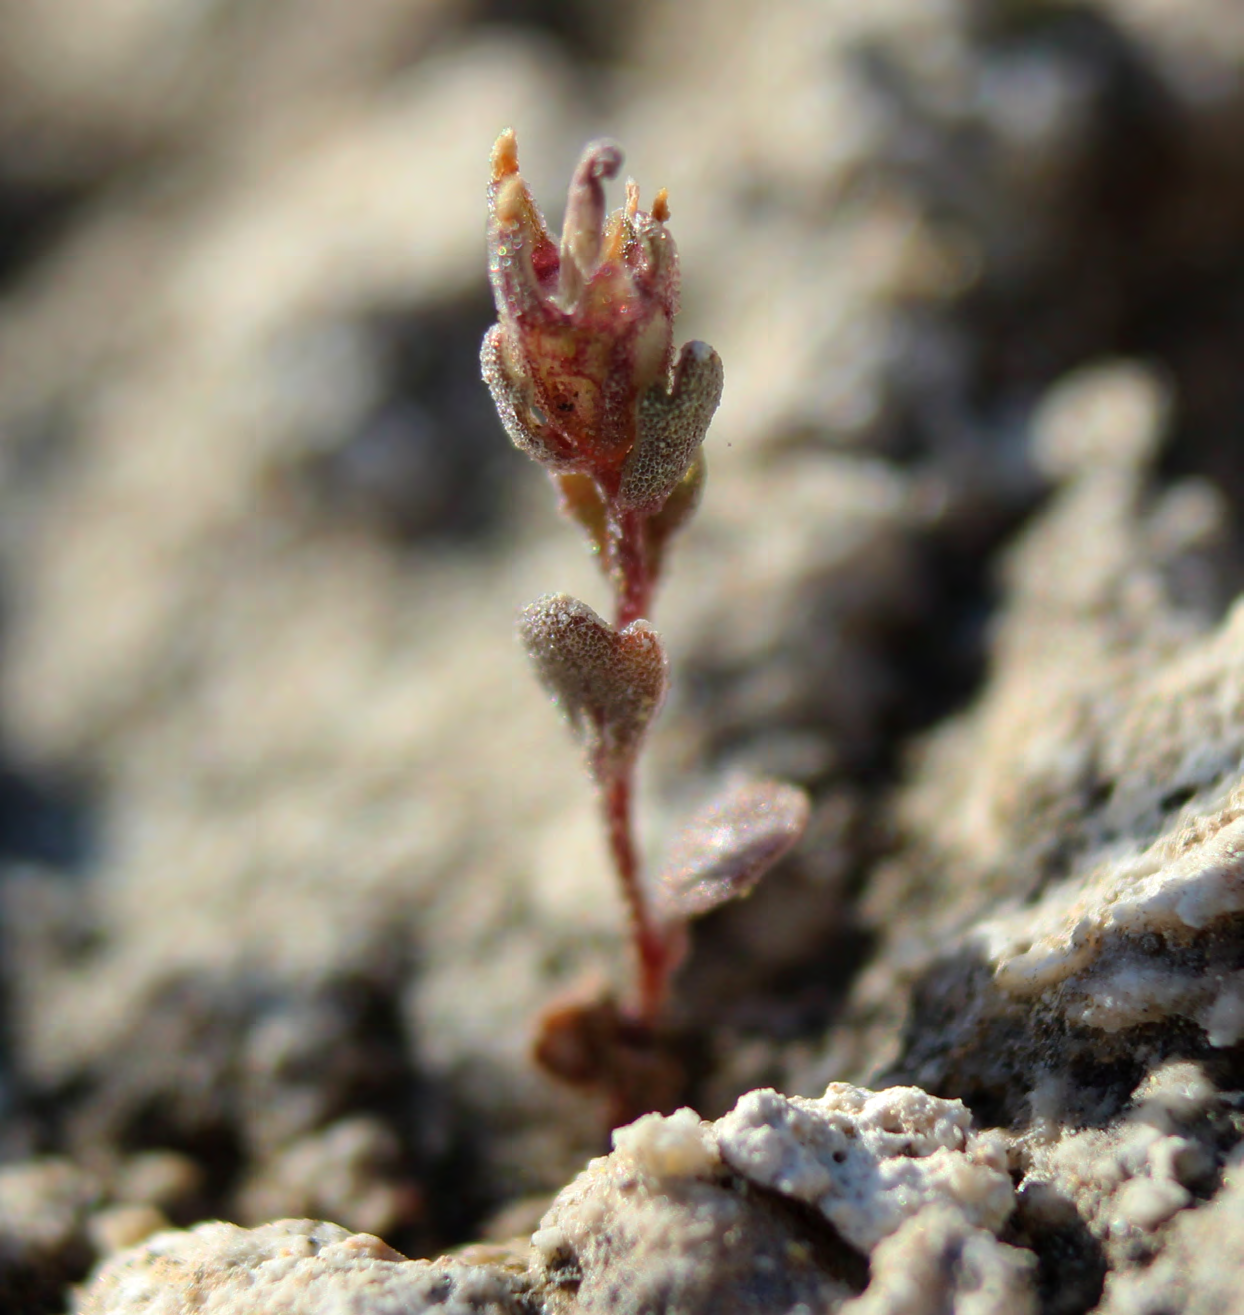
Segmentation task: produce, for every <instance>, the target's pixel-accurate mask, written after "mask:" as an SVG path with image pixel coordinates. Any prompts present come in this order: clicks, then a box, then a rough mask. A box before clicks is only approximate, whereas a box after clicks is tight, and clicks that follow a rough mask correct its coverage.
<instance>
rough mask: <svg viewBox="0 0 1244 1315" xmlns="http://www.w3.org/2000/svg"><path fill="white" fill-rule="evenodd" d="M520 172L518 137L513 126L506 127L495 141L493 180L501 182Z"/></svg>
mask: <svg viewBox="0 0 1244 1315" xmlns="http://www.w3.org/2000/svg"><path fill="white" fill-rule="evenodd" d="M516 173H518V138H517V137H516V136H515V135H514V129H513V128H506V129H505V131H504V132H502V133H501V135H500V136H499V137H498V138H497V140H496V141H495V142H494V143H493V147H492V181H493V182H494V183H499V182H500V181H501V180H502V179H503V178H509V177H511V176H512V175H513V174H516Z"/></svg>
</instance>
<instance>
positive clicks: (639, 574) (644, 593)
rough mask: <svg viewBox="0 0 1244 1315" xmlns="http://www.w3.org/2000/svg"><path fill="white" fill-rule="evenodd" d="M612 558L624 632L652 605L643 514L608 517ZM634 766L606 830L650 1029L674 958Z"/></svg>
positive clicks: (623, 771) (609, 809)
mask: <svg viewBox="0 0 1244 1315" xmlns="http://www.w3.org/2000/svg"><path fill="white" fill-rule="evenodd" d="M609 554H610V557H611V559H612V562H611V565H612V567H613V571H612V575H613V579H614V583H615V587H616V590H617V596H616V612H615V624H616V628H617V629H618V630H622V629H624V628H625V627H626V626H628V625H630V623H631V622H632V621H637V620H638V619H639V618H640V617H644V616H647V614H648V611H649V608H650V606H651V603H652V590H653V585H654V580H653V578H652V575H651V573H650V571H649V565H648V553H647V546H646V544H645V543H644V518H643V517H642V516H641V515H640V513H639V512H635V511H623V512H613V513H612V514H611V515H610V517H609ZM634 771H635V769H634V765H633V764H632V763H629V762H628V763H627V764H626V765H625V766H624V767H621V768H614V770H613V772H612V774H611V775H610V777H609V779H608V780H607V781H605V782H604V806H605V825H606V828H607V830H608V833H609V848H610V850H611V851H612V853H613V861H614V866H615V867H616V868H617V872H618V880H619V881H620V882H621V883H622V894H623V897H624V898H625V900H626V906H627V910H628V912H629V914H630V921H631V938H632V941H633V942H634V945H635V956H636V958H637V960H638V962H639V1017H640V1020H641V1021H642V1022H644V1023H646V1024H648V1025H649V1026H651V1025H653V1024H655V1023H656V1021H657V1019H658V1018H659V1017H660V1015H661V1010H662V1007H663V1006H664V1004H665V995H666V990H667V987H668V984H669V976H670V967H671V957H670V952H669V947H668V945H667V944H666V939H665V936H664V934H663V932H662V930H661V928H660V927H659V926H658V925H657V924H656V923H655V922H654V921H653V918H652V912H651V910H650V908H649V907H648V901H647V899H646V898H645V896H644V890H643V886H642V884H641V882H640V877H639V860H638V857H637V855H636V850H635V833H634V823H633V821H632V818H631V796H632V780H633V778H634Z"/></svg>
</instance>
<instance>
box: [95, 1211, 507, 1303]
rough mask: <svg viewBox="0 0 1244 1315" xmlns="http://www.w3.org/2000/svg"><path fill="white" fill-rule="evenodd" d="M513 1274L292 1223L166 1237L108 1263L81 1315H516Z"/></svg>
mask: <svg viewBox="0 0 1244 1315" xmlns="http://www.w3.org/2000/svg"><path fill="white" fill-rule="evenodd" d="M517 1293H518V1289H517V1285H516V1284H515V1283H514V1282H512V1281H511V1280H510V1279H509V1278H507V1277H506V1276H505V1275H503V1274H501V1273H499V1272H494V1271H492V1270H489V1269H486V1268H482V1267H479V1266H470V1265H458V1264H454V1263H453V1262H451V1261H443V1262H437V1263H435V1264H433V1263H430V1262H428V1261H418V1260H407V1259H405V1258H404V1257H403V1256H400V1255H398V1253H397V1252H396V1251H394V1250H393V1249H392V1248H391V1247H389V1246H386V1245H385V1243H383V1242H381V1241H380V1239H379V1238H377V1237H371V1236H369V1235H368V1234H366V1233H350V1232H349V1231H348V1230H346V1229H344V1228H341V1227H340V1226H339V1225H337V1224H326V1223H316V1222H314V1221H312V1220H308V1219H284V1220H280V1221H278V1222H276V1223H272V1224H264V1225H263V1226H262V1227H260V1228H255V1229H245V1228H238V1227H237V1226H236V1225H233V1224H223V1223H211V1224H200V1225H199V1226H198V1227H197V1228H195V1229H192V1230H191V1231H189V1232H185V1233H159V1234H157V1235H156V1236H155V1237H153V1238H151V1239H150V1240H149V1241H148V1242H146V1243H145V1244H144V1245H143V1246H141V1247H139V1248H137V1249H135V1250H133V1251H129V1252H125V1253H123V1254H122V1255H120V1256H118V1257H116V1259H114V1260H111V1261H109V1262H108V1264H106V1265H105V1266H104V1268H103V1270H102V1271H101V1272H100V1274H99V1275H98V1276H97V1277H96V1278H95V1280H94V1281H93V1282H92V1283H91V1285H90V1287H89V1289H88V1290H87V1291H86V1292H85V1293H84V1294H83V1295H82V1297H81V1299H80V1301H79V1304H78V1308H77V1309H78V1312H79V1315H138V1312H140V1311H141V1312H144V1315H191V1313H192V1312H193V1315H277V1312H284V1313H285V1315H424V1312H431V1311H435V1312H437V1315H518V1312H520V1311H521V1310H522V1306H521V1304H520V1301H519V1297H518V1295H517Z"/></svg>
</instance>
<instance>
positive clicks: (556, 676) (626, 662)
mask: <svg viewBox="0 0 1244 1315" xmlns="http://www.w3.org/2000/svg"><path fill="white" fill-rule="evenodd" d="M519 634H520V636H521V638H522V641H523V645H524V647H525V648H526V649H527V652H528V654H529V655H530V656H531V659H532V661H533V662H534V663H535V664H536V671H537V672H538V674H539V676H540V679H541V681H542V682H543V683H544V685H545V686H546V687H547V688H548V689H549V691H550V692H551V693H552V694H553V696H554V698H555V699H556V701H557V703H558V704H559V705H560V706H561V708H562V709H563V711H564V712H565V713H566V716H567V717H568V718H569V719H570V724H571V725H572V726H573V727H574V729H575V730H576V731H577V732H578V733H579V735H580V736H581V737H582V738H583V739H584V741H585V743H586V745H587V748H588V755H589V761H590V763H591V766H592V770H593V772H594V773H595V774H596V776H597V778H598V780H600V781H602V782H604V781H607V780H612V779H615V778H616V776H617V773H618V772H619V771H620V770H621V769H622V768H623V767H624V766H625V765H626V764H628V763H630V762H631V761H632V760H633V758H634V755H635V753H636V751H637V750H638V748H639V745H640V742H641V741H642V739H643V736H644V732H645V731H646V730H647V729H648V726H649V725H650V724H651V722H652V719H653V718H654V717H655V716H656V715H657V713H658V712H659V711H660V709H661V704H662V702H663V701H664V699H665V691H666V687H667V684H668V681H669V674H668V672H669V663H668V661H667V659H666V656H665V649H664V647H663V646H662V644H661V638H660V636H659V635H658V634H657V632H656V630H655V629H654V628H653V627H652V626H651V625H649V624H648V622H647V621H632V622H631V624H630V625H628V626H627V627H626V628H625V629H624V630H621V631H618V630H615V629H614V628H613V626H611V625H610V624H609V623H608V622H607V621H604V620H602V619H601V618H600V617H599V616H597V615H596V613H595V612H593V611H592V609H591V608H590V607H588V605H587V604H586V603H581V602H580V601H579V600H578V599H577V598H572V597H571V596H570V595H569V594H547V595H546V596H545V597H543V598H539V599H537V600H536V601H535V602H534V603H531V604H529V605H528V606H527V607H525V608H524V609H523V613H522V616H521V618H520V620H519Z"/></svg>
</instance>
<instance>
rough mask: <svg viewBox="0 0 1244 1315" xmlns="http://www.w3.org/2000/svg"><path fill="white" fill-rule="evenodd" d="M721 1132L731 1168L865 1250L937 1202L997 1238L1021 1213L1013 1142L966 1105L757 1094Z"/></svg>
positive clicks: (845, 1089) (919, 1098)
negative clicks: (1009, 1167)
mask: <svg viewBox="0 0 1244 1315" xmlns="http://www.w3.org/2000/svg"><path fill="white" fill-rule="evenodd" d="M717 1129H718V1132H717V1143H718V1147H719V1149H720V1151H721V1157H722V1159H723V1160H724V1161H725V1162H726V1163H727V1164H729V1165H730V1166H731V1168H733V1169H736V1170H737V1171H738V1172H739V1173H742V1174H744V1175H745V1176H746V1177H747V1178H748V1179H750V1180H751V1181H752V1182H755V1183H758V1184H760V1185H761V1186H763V1187H768V1188H771V1189H772V1190H774V1191H778V1192H782V1193H783V1194H784V1195H787V1196H792V1197H794V1198H796V1199H797V1200H800V1201H806V1202H807V1203H808V1204H809V1205H813V1206H815V1207H816V1208H817V1209H818V1210H820V1212H821V1213H822V1214H823V1215H824V1216H825V1218H826V1219H828V1220H829V1221H830V1222H831V1223H832V1224H833V1225H834V1227H835V1228H836V1229H837V1230H838V1231H839V1233H841V1234H842V1236H843V1237H844V1238H845V1239H846V1240H847V1241H848V1242H850V1243H852V1244H853V1245H854V1246H857V1247H859V1248H861V1249H862V1250H870V1249H871V1248H872V1247H874V1246H876V1245H877V1244H878V1243H879V1242H881V1241H882V1240H883V1239H884V1238H886V1237H889V1236H890V1235H891V1234H892V1233H894V1232H895V1231H896V1230H897V1229H898V1228H899V1227H900V1226H901V1225H902V1224H903V1223H904V1222H905V1221H906V1220H907V1219H909V1218H911V1217H912V1216H914V1215H916V1214H918V1213H919V1212H920V1211H921V1210H923V1209H924V1208H925V1206H927V1205H930V1204H934V1203H940V1204H947V1205H951V1206H954V1207H956V1208H957V1209H958V1210H959V1211H960V1213H961V1214H962V1215H963V1217H964V1219H965V1220H967V1221H968V1222H969V1223H970V1224H971V1225H972V1226H975V1227H983V1228H987V1229H989V1230H991V1231H994V1232H996V1231H997V1230H998V1229H1000V1228H1001V1227H1002V1225H1003V1224H1004V1223H1005V1222H1006V1219H1007V1216H1008V1215H1009V1214H1010V1213H1011V1209H1012V1207H1013V1205H1014V1200H1013V1196H1012V1190H1011V1182H1010V1179H1009V1178H1008V1177H1007V1172H1006V1146H1005V1142H1004V1140H1003V1138H1001V1137H1000V1136H999V1135H997V1134H990V1133H985V1134H978V1133H975V1132H973V1130H972V1116H971V1114H970V1113H969V1111H968V1109H967V1107H966V1106H965V1105H964V1104H963V1102H962V1101H958V1100H939V1099H938V1098H937V1097H935V1096H930V1095H928V1094H927V1093H926V1092H924V1091H921V1090H920V1089H919V1088H917V1087H891V1088H890V1089H889V1090H887V1091H879V1092H871V1091H866V1090H864V1089H863V1088H861V1087H853V1086H850V1085H848V1084H847V1083H843V1082H834V1083H831V1084H830V1086H829V1089H828V1090H827V1091H826V1092H825V1095H824V1096H822V1097H821V1098H820V1099H819V1100H808V1099H805V1098H803V1097H799V1096H782V1095H779V1094H778V1093H777V1092H776V1091H771V1090H765V1091H752V1092H748V1094H747V1095H746V1096H744V1097H743V1098H742V1100H740V1101H739V1103H738V1105H737V1106H735V1108H734V1109H733V1110H732V1111H731V1112H730V1113H729V1114H727V1115H726V1117H725V1118H724V1119H722V1120H721V1121H720V1123H719V1124H718V1125H717Z"/></svg>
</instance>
